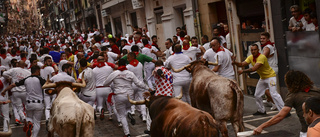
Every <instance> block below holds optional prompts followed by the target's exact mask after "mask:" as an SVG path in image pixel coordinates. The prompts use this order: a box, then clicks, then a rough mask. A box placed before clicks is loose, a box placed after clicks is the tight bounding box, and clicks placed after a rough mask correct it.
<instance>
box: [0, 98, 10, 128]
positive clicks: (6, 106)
mask: <svg viewBox="0 0 320 137" xmlns="http://www.w3.org/2000/svg"><path fill="white" fill-rule="evenodd" d="M7 100H8V98H7V97H3V96H0V101H7ZM0 107H1V113H2V115H3V132H8V123H7V121H8V122H9V123H10V117H9V104H2V105H0Z"/></svg>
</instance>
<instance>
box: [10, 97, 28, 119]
mask: <svg viewBox="0 0 320 137" xmlns="http://www.w3.org/2000/svg"><path fill="white" fill-rule="evenodd" d="M26 97H27V92H24V91H14V92H12V105H13V106H14V108H13V109H16V112H14V117H15V118H16V119H17V120H24V119H26V117H25V115H24V108H23V104H24V105H26ZM20 118H21V119H20Z"/></svg>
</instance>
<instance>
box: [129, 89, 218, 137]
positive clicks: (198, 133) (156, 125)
mask: <svg viewBox="0 0 320 137" xmlns="http://www.w3.org/2000/svg"><path fill="white" fill-rule="evenodd" d="M144 97H145V100H141V101H133V100H131V99H130V98H129V96H128V99H129V101H130V103H131V104H134V105H141V104H146V106H147V107H148V109H149V110H150V111H149V112H150V117H151V119H152V123H151V128H150V135H151V136H152V137H218V126H217V124H216V121H215V120H214V119H213V118H212V116H211V115H210V114H209V113H207V112H204V111H201V110H198V109H196V108H193V107H192V106H190V105H189V104H187V103H185V102H183V101H180V100H178V99H181V97H182V93H181V94H180V96H178V97H177V98H178V99H175V98H171V97H167V96H151V95H150V93H149V92H145V93H144Z"/></svg>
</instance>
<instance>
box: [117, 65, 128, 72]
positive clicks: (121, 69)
mask: <svg viewBox="0 0 320 137" xmlns="http://www.w3.org/2000/svg"><path fill="white" fill-rule="evenodd" d="M118 70H120V71H124V70H128V69H127V67H126V66H119V67H118Z"/></svg>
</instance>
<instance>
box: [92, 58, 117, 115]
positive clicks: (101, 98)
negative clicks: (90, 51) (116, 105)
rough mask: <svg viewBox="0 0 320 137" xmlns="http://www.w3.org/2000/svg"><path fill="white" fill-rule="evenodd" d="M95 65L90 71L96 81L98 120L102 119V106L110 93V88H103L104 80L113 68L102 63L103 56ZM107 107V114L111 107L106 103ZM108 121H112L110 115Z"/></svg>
mask: <svg viewBox="0 0 320 137" xmlns="http://www.w3.org/2000/svg"><path fill="white" fill-rule="evenodd" d="M97 61H98V63H97V65H96V67H95V68H94V69H93V70H92V71H93V74H94V77H95V81H96V90H97V93H96V98H97V111H98V112H99V113H100V119H101V120H103V119H104V111H105V110H104V107H103V104H104V102H106V99H107V98H108V96H109V94H110V93H111V92H112V91H111V88H110V86H103V82H104V80H106V79H107V77H108V76H109V75H110V74H111V73H112V72H113V68H111V67H110V66H108V65H106V63H105V62H104V61H105V59H104V57H103V56H99V57H98V58H97ZM107 107H108V111H109V113H111V111H112V105H111V104H110V103H108V102H107ZM109 119H110V120H111V119H112V115H109Z"/></svg>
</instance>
